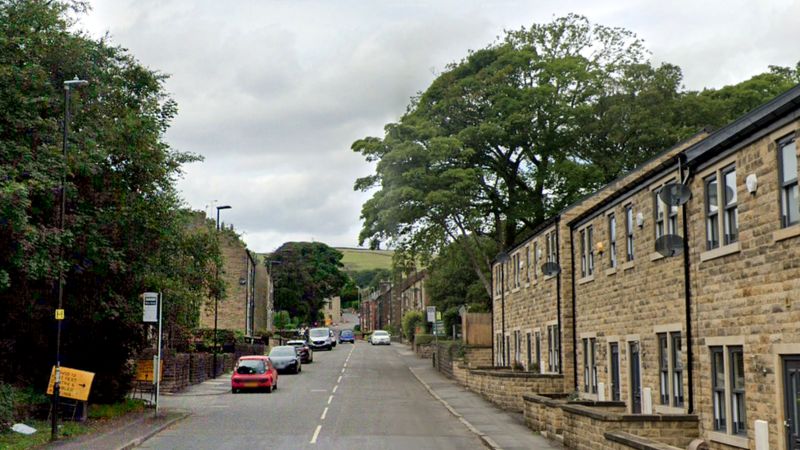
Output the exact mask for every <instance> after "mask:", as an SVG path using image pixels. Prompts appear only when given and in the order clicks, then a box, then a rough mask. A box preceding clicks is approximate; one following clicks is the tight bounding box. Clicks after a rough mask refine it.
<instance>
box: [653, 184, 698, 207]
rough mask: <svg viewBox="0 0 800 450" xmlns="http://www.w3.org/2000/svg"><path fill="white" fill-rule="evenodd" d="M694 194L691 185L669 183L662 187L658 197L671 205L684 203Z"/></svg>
mask: <svg viewBox="0 0 800 450" xmlns="http://www.w3.org/2000/svg"><path fill="white" fill-rule="evenodd" d="M691 196H692V191H690V190H689V186H686V185H685V184H681V183H669V184H666V185H664V187H663V188H661V191H660V192H659V193H658V197H659V198H660V199H661V201H663V202H664V203H666V204H667V205H669V206H678V205H683V204H684V203H686V202H688V201H689V198H690V197H691Z"/></svg>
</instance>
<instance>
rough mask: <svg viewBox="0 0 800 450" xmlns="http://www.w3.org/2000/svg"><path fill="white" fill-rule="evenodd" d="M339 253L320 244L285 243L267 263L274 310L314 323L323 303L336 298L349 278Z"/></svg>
mask: <svg viewBox="0 0 800 450" xmlns="http://www.w3.org/2000/svg"><path fill="white" fill-rule="evenodd" d="M342 257H343V255H342V253H341V252H340V251H338V250H336V249H335V248H333V247H329V246H328V245H326V244H323V243H321V242H286V243H284V244H283V245H281V246H280V247H279V248H278V249H277V250H275V252H274V253H272V254H271V255H270V256H269V257H268V258H267V260H268V261H270V262H267V264H270V263H271V262H272V261H275V262H279V263H280V264H276V265H273V266H272V276H273V279H274V282H275V309H276V310H282V311H288V312H289V314H290V315H291V316H292V317H296V318H300V319H301V320H302V321H304V322H306V323H312V322H314V321H316V320H317V317H318V313H319V311H320V309H322V306H323V301H324V300H325V299H326V298H330V297H333V296H336V295H339V294H340V292H341V290H342V288H343V287H344V286H345V284H346V283H347V282H348V280H349V277H348V276H347V274H346V273H345V272H344V271H343V268H344V265H343V264H342Z"/></svg>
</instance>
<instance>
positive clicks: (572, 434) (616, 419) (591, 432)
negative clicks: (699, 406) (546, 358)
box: [561, 405, 699, 450]
mask: <svg viewBox="0 0 800 450" xmlns="http://www.w3.org/2000/svg"><path fill="white" fill-rule="evenodd" d="M561 409H562V410H563V414H564V422H563V424H564V447H565V448H568V449H572V450H619V449H620V448H625V447H620V446H619V444H618V443H616V442H612V441H609V440H607V439H606V437H605V434H606V433H607V432H610V431H624V432H627V433H630V434H633V435H636V436H641V437H645V438H649V439H652V440H654V441H657V442H660V443H662V444H666V445H671V446H674V447H678V448H686V447H687V446H688V445H689V443H690V442H692V441H693V440H694V439H696V438H697V437H698V435H699V433H698V419H697V416H696V415H693V414H674V415H658V414H655V415H654V414H625V413H619V412H612V411H607V410H604V408H595V407H589V406H582V405H564V406H562V407H561Z"/></svg>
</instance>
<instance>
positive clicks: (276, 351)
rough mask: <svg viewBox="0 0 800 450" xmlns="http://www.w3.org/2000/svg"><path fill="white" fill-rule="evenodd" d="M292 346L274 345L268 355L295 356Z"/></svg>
mask: <svg viewBox="0 0 800 450" xmlns="http://www.w3.org/2000/svg"><path fill="white" fill-rule="evenodd" d="M295 354H296V353H295V349H294V347H275V348H273V349H272V350H271V351H270V352H269V356H295Z"/></svg>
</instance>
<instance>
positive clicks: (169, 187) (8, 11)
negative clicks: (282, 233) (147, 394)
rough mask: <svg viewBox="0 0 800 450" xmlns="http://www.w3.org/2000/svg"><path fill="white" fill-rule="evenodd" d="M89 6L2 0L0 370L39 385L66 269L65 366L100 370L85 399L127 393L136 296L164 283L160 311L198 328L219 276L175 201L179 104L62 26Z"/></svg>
mask: <svg viewBox="0 0 800 450" xmlns="http://www.w3.org/2000/svg"><path fill="white" fill-rule="evenodd" d="M84 9H85V7H84V4H83V3H81V2H70V1H57V0H56V1H37V0H34V1H16V0H0V360H2V361H3V364H2V365H0V366H1V367H0V381H5V382H25V383H31V384H33V385H34V386H36V387H37V388H43V387H44V386H45V385H46V381H47V376H48V375H49V372H50V366H51V365H52V364H53V363H54V357H53V356H54V355H55V321H54V320H53V313H54V310H55V308H56V304H57V300H56V299H57V296H56V292H57V285H58V277H59V271H60V270H62V269H63V271H64V274H65V279H66V284H65V295H64V307H65V310H66V320H65V321H64V327H63V328H64V334H63V340H62V349H61V351H62V356H63V358H62V363H63V364H64V365H65V366H68V367H76V368H80V369H85V370H89V371H92V372H96V373H97V377H96V378H95V382H94V385H93V398H92V400H93V401H105V400H114V399H117V398H120V397H122V396H123V395H125V394H126V393H127V387H128V386H127V384H128V382H129V379H130V378H129V377H127V376H126V374H127V373H128V371H129V369H130V368H129V360H130V358H131V357H132V355H133V354H134V353H135V352H136V351H137V350H139V349H140V348H141V347H142V346H143V345H145V341H144V336H145V332H144V331H145V328H144V326H143V325H142V323H141V312H142V304H141V301H140V300H139V294H140V293H141V292H143V291H146V290H154V291H162V292H163V293H164V298H165V300H166V304H165V321H166V322H167V323H168V324H170V326H171V327H172V328H173V330H174V331H176V332H177V331H178V329H180V328H187V327H191V326H193V325H194V324H195V323H196V320H197V316H198V313H199V306H200V303H201V302H202V299H203V298H205V297H207V296H209V293H210V291H212V290H214V289H215V288H216V287H217V286H216V285H215V284H214V282H213V278H212V274H213V272H212V271H210V270H208V269H209V267H211V266H213V265H214V264H216V263H218V262H219V251H218V247H217V244H216V240H215V239H214V238H213V236H212V235H211V233H198V232H196V231H190V230H197V228H196V227H194V228H193V227H192V226H191V224H192V223H193V222H194V219H193V218H192V216H191V215H190V214H189V213H188V212H186V211H183V210H181V209H180V206H181V200H180V199H179V197H178V195H177V193H176V191H175V187H174V182H175V179H176V177H177V176H179V174H180V172H179V169H180V166H181V165H182V164H184V163H187V162H191V161H196V160H197V158H196V157H194V156H192V155H189V154H186V153H181V152H178V151H175V150H173V149H171V148H169V146H168V145H167V144H166V143H165V142H164V140H163V135H164V132H165V131H166V129H167V127H168V126H169V122H170V120H171V119H172V118H173V117H174V116H175V114H176V105H175V103H174V102H173V101H172V100H171V99H170V98H169V97H168V96H167V95H166V93H165V92H164V88H163V82H164V79H165V77H164V76H163V75H161V74H159V73H157V72H155V71H152V70H150V69H147V68H145V67H144V66H142V65H141V64H139V63H138V62H137V61H136V60H135V59H134V57H133V56H131V55H130V54H128V53H127V52H126V51H124V50H123V49H121V48H119V47H115V46H113V45H110V44H109V43H108V42H106V41H105V40H94V39H91V38H89V37H87V36H86V35H84V34H82V33H76V32H73V31H70V26H71V25H72V23H71V21H70V17H73V16H74V14H80V13H82V12H83V11H84ZM75 76H77V77H79V78H82V79H85V80H88V81H89V85H88V86H86V87H83V88H81V89H79V90H77V91H75V92H74V94H73V96H72V104H71V106H70V107H71V110H72V112H73V118H72V121H71V124H70V125H71V133H70V135H69V154H68V157H67V160H66V161H64V160H63V158H62V155H61V144H62V140H61V128H62V123H61V121H62V119H63V116H64V104H63V101H64V100H63V92H64V90H63V82H64V81H65V80H67V79H72V78H73V77H75ZM64 171H66V209H65V211H64V212H65V218H66V225H65V230H64V231H63V232H62V231H60V230H59V221H58V217H59V207H60V201H59V199H60V183H61V178H62V173H63V172H64ZM62 249H63V250H62ZM62 255H63V257H62Z"/></svg>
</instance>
